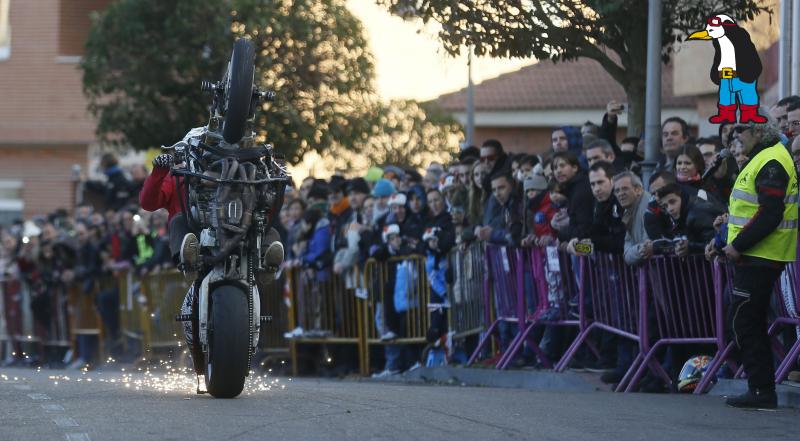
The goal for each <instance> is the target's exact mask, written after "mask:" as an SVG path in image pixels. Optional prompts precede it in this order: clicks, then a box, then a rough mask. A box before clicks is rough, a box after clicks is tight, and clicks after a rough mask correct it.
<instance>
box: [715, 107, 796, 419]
mask: <svg viewBox="0 0 800 441" xmlns="http://www.w3.org/2000/svg"><path fill="white" fill-rule="evenodd" d="M734 130H735V132H736V136H737V137H738V139H739V141H740V142H741V144H742V149H743V152H744V154H745V155H746V156H747V157H748V159H747V161H746V162H745V163H744V164H743V166H742V170H741V172H740V173H739V176H738V178H737V179H736V183H735V184H734V187H733V191H732V192H731V198H730V207H729V217H728V237H727V239H728V240H727V245H726V246H725V248H724V249H723V250H722V251H723V252H724V253H725V256H726V257H727V258H728V260H729V261H731V262H733V263H735V272H734V278H733V291H732V293H733V301H732V304H731V308H732V311H731V312H732V320H733V324H732V328H733V335H734V339H735V341H736V345H737V346H738V348H739V350H740V355H741V358H742V363H743V364H744V369H745V372H746V373H747V376H748V380H747V381H748V391H747V392H746V393H744V394H742V395H739V396H736V397H731V398H728V400H727V404H728V405H729V406H733V407H742V408H775V407H776V406H777V396H776V395H775V371H774V365H773V357H772V349H771V348H772V346H771V344H770V339H769V337H768V336H767V314H768V311H769V304H770V299H771V296H772V292H773V287H774V286H775V282H776V281H777V280H778V277H780V274H781V272H782V271H783V267H784V266H785V264H786V263H789V262H794V261H795V259H796V257H797V219H798V208H797V207H798V205H797V202H798V201H797V198H798V190H797V172H796V170H795V166H794V163H793V162H792V157H791V155H790V154H789V151H788V149H787V148H786V147H785V146H784V145H783V144H781V142H780V131H779V128H778V126H777V125H776V124H774V122H773V121H769V122H767V123H766V124H756V123H753V122H750V123H747V124H740V125H737V126H736V127H735V128H734Z"/></svg>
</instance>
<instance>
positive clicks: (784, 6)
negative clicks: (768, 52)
mask: <svg viewBox="0 0 800 441" xmlns="http://www.w3.org/2000/svg"><path fill="white" fill-rule="evenodd" d="M780 7H781V27H780V35H779V36H778V99H781V98H783V97H786V96H789V92H790V91H791V90H793V89H794V87H793V84H792V83H790V80H791V79H793V77H794V76H795V75H794V72H792V73H791V74H790V72H789V67H790V65H793V64H794V63H795V60H796V59H797V57H792V56H791V48H792V43H793V41H792V39H793V37H794V32H792V31H790V29H791V28H792V18H793V14H792V10H793V9H797V10H798V11H800V8H792V2H791V0H781V4H780ZM795 47H797V46H795ZM793 59H794V60H793Z"/></svg>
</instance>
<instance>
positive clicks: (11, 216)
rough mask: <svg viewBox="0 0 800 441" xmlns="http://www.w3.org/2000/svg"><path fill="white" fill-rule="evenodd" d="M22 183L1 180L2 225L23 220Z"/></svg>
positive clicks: (0, 223) (0, 213)
mask: <svg viewBox="0 0 800 441" xmlns="http://www.w3.org/2000/svg"><path fill="white" fill-rule="evenodd" d="M23 208H25V203H24V202H23V201H22V181H14V180H0V225H8V224H10V223H12V222H13V221H14V220H15V219H20V218H22V209H23Z"/></svg>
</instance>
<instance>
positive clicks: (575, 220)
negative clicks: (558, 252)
mask: <svg viewBox="0 0 800 441" xmlns="http://www.w3.org/2000/svg"><path fill="white" fill-rule="evenodd" d="M564 193H565V194H566V196H567V199H568V200H569V202H568V205H567V214H568V215H569V225H568V226H567V227H566V228H564V229H562V230H561V231H559V232H558V239H559V240H561V241H562V242H566V241H569V240H570V239H573V238H576V237H577V238H586V237H589V232H590V230H591V226H592V219H593V217H594V213H593V207H594V196H592V188H591V187H590V186H589V177H588V176H587V175H586V173H584V172H583V171H579V172H578V174H576V175H575V176H574V177H573V178H572V179H570V180H569V181H567V182H566V184H565V185H564Z"/></svg>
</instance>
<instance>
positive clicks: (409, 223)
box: [386, 193, 425, 252]
mask: <svg viewBox="0 0 800 441" xmlns="http://www.w3.org/2000/svg"><path fill="white" fill-rule="evenodd" d="M407 199H408V198H407V197H406V195H405V194H404V193H395V194H394V195H392V197H391V198H389V207H390V209H391V212H390V213H389V217H388V218H387V219H386V223H387V224H396V225H398V226H399V227H400V234H401V236H402V237H403V241H404V242H405V243H406V244H407V245H408V247H409V248H410V249H412V250H415V251H417V252H422V247H421V245H422V244H421V241H420V240H421V239H422V233H423V231H424V230H425V224H424V222H423V220H422V219H420V218H419V217H417V216H409V212H408V211H409V210H408V205H407Z"/></svg>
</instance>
